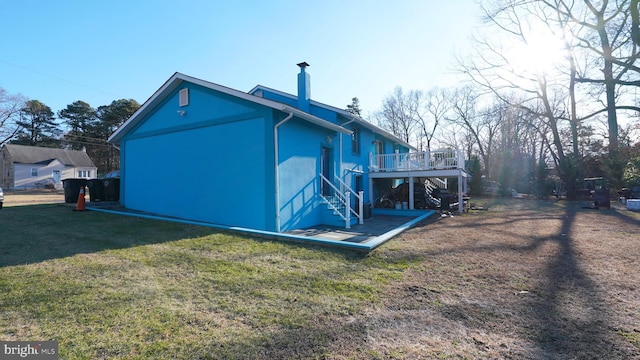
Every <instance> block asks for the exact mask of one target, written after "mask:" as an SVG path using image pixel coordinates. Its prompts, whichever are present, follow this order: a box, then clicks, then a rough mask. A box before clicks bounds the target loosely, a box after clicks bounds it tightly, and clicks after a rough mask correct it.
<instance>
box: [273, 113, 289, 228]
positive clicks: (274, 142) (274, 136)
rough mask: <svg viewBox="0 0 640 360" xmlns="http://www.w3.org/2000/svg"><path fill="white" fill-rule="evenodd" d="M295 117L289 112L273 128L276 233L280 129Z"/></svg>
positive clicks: (278, 225) (278, 207) (277, 224)
mask: <svg viewBox="0 0 640 360" xmlns="http://www.w3.org/2000/svg"><path fill="white" fill-rule="evenodd" d="M283 110H284V109H283ZM292 117H293V112H291V111H289V115H287V117H285V118H284V119H282V120H281V121H280V122H279V123H277V124H276V126H274V127H273V158H274V162H275V166H274V172H275V176H276V232H280V174H279V171H278V164H279V158H278V155H279V154H278V128H279V127H280V126H281V125H283V124H284V123H286V122H287V121H289V120H291V118H292Z"/></svg>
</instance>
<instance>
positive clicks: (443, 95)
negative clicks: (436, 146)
mask: <svg viewBox="0 0 640 360" xmlns="http://www.w3.org/2000/svg"><path fill="white" fill-rule="evenodd" d="M413 96H414V97H415V99H414V102H415V109H414V114H413V115H414V118H415V119H416V123H417V126H418V127H419V128H420V132H421V136H422V138H424V140H425V142H426V148H427V150H431V142H432V140H433V137H434V136H435V134H436V130H437V129H438V125H440V123H441V122H442V120H444V119H445V116H446V114H447V112H448V111H449V109H450V107H451V106H450V103H449V101H448V96H449V94H448V92H447V91H446V90H444V89H439V88H433V89H431V90H429V91H428V92H427V93H426V96H423V93H422V92H414V93H413Z"/></svg>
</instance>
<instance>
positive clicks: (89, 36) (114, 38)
mask: <svg viewBox="0 0 640 360" xmlns="http://www.w3.org/2000/svg"><path fill="white" fill-rule="evenodd" d="M0 13H1V14H3V16H2V18H3V19H2V21H1V22H0V32H1V33H2V34H3V41H2V52H0V87H3V88H4V89H5V90H6V91H7V92H9V93H12V94H14V93H21V94H23V95H25V96H27V97H28V98H30V99H37V100H40V101H42V102H43V103H45V104H47V105H48V106H50V107H51V109H52V110H53V111H55V112H57V111H58V110H61V109H63V108H65V107H66V105H68V104H71V103H72V102H74V101H76V100H83V101H86V102H88V103H89V104H90V105H92V106H93V107H98V106H100V105H107V104H109V103H111V101H113V100H116V99H121V98H127V99H128V98H132V99H135V100H136V101H138V102H140V103H143V102H144V101H145V100H146V99H147V98H148V97H149V96H151V95H152V94H153V92H154V91H155V90H157V89H158V88H159V87H160V86H161V85H162V84H163V83H164V81H166V80H167V79H168V78H169V77H170V76H171V75H172V74H173V73H174V72H176V71H179V72H182V73H185V74H187V75H190V76H194V77H197V78H201V79H203V80H207V81H211V82H214V83H217V84H220V85H224V86H228V87H231V88H234V89H238V90H242V91H249V90H250V89H251V88H253V87H254V86H255V85H257V84H260V85H264V86H268V87H272V88H275V89H278V90H281V91H285V92H289V93H293V94H295V93H296V74H297V73H298V67H297V66H296V64H297V63H299V62H302V61H306V62H308V63H309V64H310V65H311V66H310V68H308V72H309V73H310V74H311V98H312V99H314V100H317V101H321V102H324V103H327V104H329V105H332V106H336V107H341V108H344V107H346V105H347V104H349V103H350V102H351V98H353V97H358V98H359V99H360V102H361V107H362V108H363V110H364V111H365V115H368V114H370V113H372V112H374V111H376V110H378V109H379V108H380V107H381V103H382V100H383V99H384V97H385V96H387V95H388V94H390V93H391V92H392V91H393V89H394V87H396V86H402V87H403V89H405V90H409V89H421V90H428V89H429V88H432V87H436V86H439V87H447V86H453V85H456V82H457V81H458V79H459V77H458V76H457V75H454V74H452V68H453V66H454V58H453V55H454V54H455V53H458V54H463V55H464V54H465V53H467V52H468V51H469V50H468V49H469V45H470V40H469V39H470V35H471V32H472V31H473V28H474V25H475V24H477V23H478V20H477V16H476V14H477V13H478V10H477V6H476V5H475V4H474V1H472V0H455V1H439V0H396V1H355V0H353V1H345V0H339V1H334V0H323V1H285V0H275V1H242V0H239V1H224V2H221V1H192V0H181V1H131V0H129V1H119V0H117V1H101V2H94V1H49V0H42V1H35V0H34V1H31V0H3V1H2V2H1V3H0Z"/></svg>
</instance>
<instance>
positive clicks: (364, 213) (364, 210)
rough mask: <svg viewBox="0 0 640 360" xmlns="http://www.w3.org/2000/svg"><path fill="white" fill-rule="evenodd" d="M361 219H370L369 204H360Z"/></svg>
mask: <svg viewBox="0 0 640 360" xmlns="http://www.w3.org/2000/svg"><path fill="white" fill-rule="evenodd" d="M362 217H363V218H365V219H371V204H370V203H364V204H362Z"/></svg>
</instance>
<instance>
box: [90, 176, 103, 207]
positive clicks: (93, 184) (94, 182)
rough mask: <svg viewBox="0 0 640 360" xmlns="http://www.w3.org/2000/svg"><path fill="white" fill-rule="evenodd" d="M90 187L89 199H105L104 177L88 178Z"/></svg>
mask: <svg viewBox="0 0 640 360" xmlns="http://www.w3.org/2000/svg"><path fill="white" fill-rule="evenodd" d="M87 187H89V201H92V202H93V201H104V199H105V196H104V183H103V180H102V179H90V180H87Z"/></svg>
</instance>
